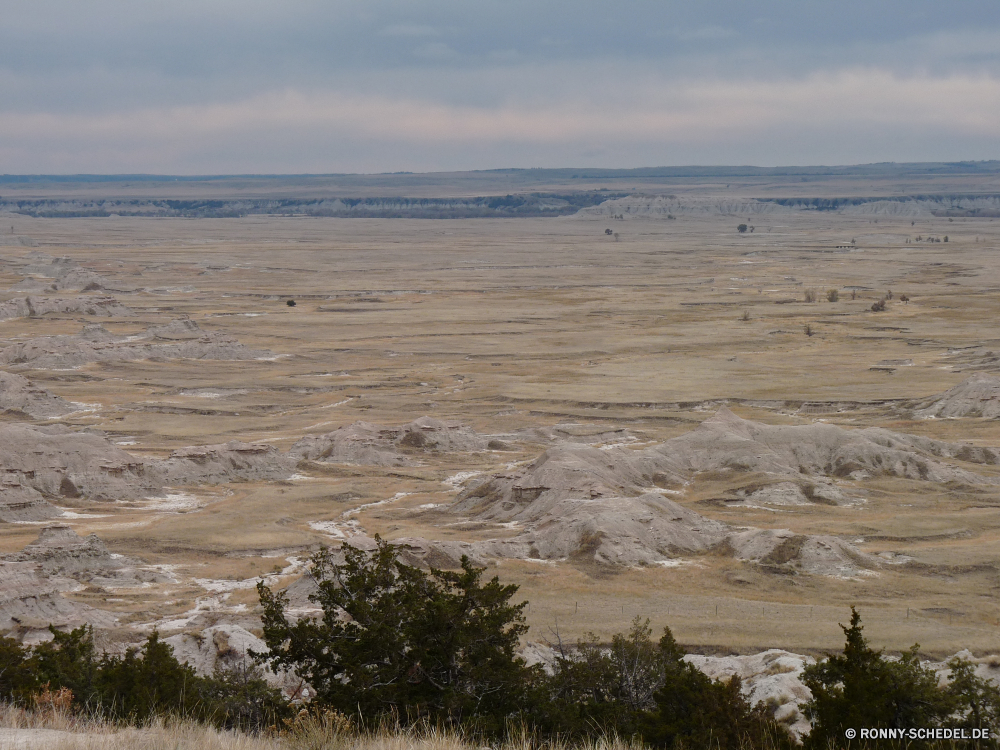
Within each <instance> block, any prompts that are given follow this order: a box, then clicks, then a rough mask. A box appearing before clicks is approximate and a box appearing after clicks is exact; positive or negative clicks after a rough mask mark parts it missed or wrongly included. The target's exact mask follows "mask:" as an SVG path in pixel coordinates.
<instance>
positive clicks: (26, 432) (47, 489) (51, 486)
mask: <svg viewBox="0 0 1000 750" xmlns="http://www.w3.org/2000/svg"><path fill="white" fill-rule="evenodd" d="M294 463H295V461H294V459H292V458H291V457H289V456H287V455H285V454H281V453H279V452H278V451H277V449H275V448H274V447H273V446H269V445H262V444H251V443H241V442H237V441H232V442H230V443H226V444H223V445H209V446H194V447H189V448H182V449H179V450H177V451H174V452H173V453H172V454H171V455H170V456H169V457H168V458H166V459H164V460H148V459H142V458H139V457H136V456H133V455H131V454H129V453H127V452H126V451H124V450H122V449H121V448H119V447H118V446H116V445H114V444H113V443H111V442H110V441H109V440H108V439H107V438H106V437H105V436H104V435H102V434H100V433H92V432H83V431H74V430H71V429H69V428H68V427H65V426H62V425H51V426H31V425H26V424H20V423H12V424H4V425H2V426H0V520H4V521H22V520H40V519H43V518H48V517H53V516H54V515H57V513H58V511H57V510H56V509H55V508H54V507H53V506H52V505H50V503H49V502H48V500H58V499H60V498H84V499H88V500H108V501H115V500H141V499H142V498H146V497H149V496H153V495H162V494H163V493H164V492H165V490H166V488H167V487H169V486H187V485H194V484H220V483H224V482H233V481H248V480H255V479H282V478H286V477H288V476H289V475H290V474H291V473H292V471H293V468H294Z"/></svg>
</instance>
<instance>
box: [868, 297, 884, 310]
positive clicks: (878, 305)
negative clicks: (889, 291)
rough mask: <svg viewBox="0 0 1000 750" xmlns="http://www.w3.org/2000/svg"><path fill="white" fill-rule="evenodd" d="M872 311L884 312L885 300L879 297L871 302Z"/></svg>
mask: <svg viewBox="0 0 1000 750" xmlns="http://www.w3.org/2000/svg"><path fill="white" fill-rule="evenodd" d="M871 309H872V312H884V311H885V300H884V299H880V300H876V301H875V302H873V303H872V308H871Z"/></svg>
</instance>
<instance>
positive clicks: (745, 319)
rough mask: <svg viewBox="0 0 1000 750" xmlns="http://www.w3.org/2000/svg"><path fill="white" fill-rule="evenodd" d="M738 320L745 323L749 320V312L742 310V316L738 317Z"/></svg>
mask: <svg viewBox="0 0 1000 750" xmlns="http://www.w3.org/2000/svg"><path fill="white" fill-rule="evenodd" d="M740 320H742V321H743V322H744V323H746V322H747V321H748V320H750V311H749V310H744V311H743V314H742V315H741V316H740Z"/></svg>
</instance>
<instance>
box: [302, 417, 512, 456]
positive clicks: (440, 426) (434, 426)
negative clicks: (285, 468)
mask: <svg viewBox="0 0 1000 750" xmlns="http://www.w3.org/2000/svg"><path fill="white" fill-rule="evenodd" d="M491 443H492V444H491ZM500 447H502V443H500V442H499V441H495V440H494V441H491V440H490V439H489V438H487V437H484V436H483V435H479V434H478V433H476V432H475V431H474V430H473V429H472V428H470V427H467V426H465V425H462V424H460V423H458V422H444V421H441V420H439V419H433V418H431V417H420V418H419V419H415V420H414V421H412V422H410V423H409V424H405V425H403V426H401V427H379V426H377V425H374V424H370V423H368V422H355V423H354V424H351V425H347V426H346V427H341V428H340V429H337V430H334V431H333V432H328V433H326V434H323V435H307V436H306V437H304V438H302V439H301V440H299V441H298V442H296V443H295V444H294V445H293V446H292V447H291V450H290V451H289V453H290V454H291V455H292V456H295V457H297V458H299V459H305V460H308V461H320V462H324V463H345V464H360V465H366V466H407V465H411V464H412V463H413V461H414V459H413V457H412V456H413V455H414V454H419V453H422V452H427V451H462V452H469V451H481V450H486V449H487V448H500Z"/></svg>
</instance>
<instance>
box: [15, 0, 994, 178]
mask: <svg viewBox="0 0 1000 750" xmlns="http://www.w3.org/2000/svg"><path fill="white" fill-rule="evenodd" d="M0 19H2V22H0V173H6V174H40V173H44V174H73V173H95V174H117V173H156V174H265V173H277V174H300V173H344V172H351V173H353V172H363V173H373V172H395V171H418V172H423V171H450V170H467V169H497V168H508V167H613V168H626V167H644V166H673V165H695V164H697V165H745V164H753V165H759V166H786V165H819V164H829V165H834V164H858V163H871V162H882V161H958V160H980V159H997V158H1000V2H997V0H949V1H948V2H943V1H942V0H934V1H931V0H865V1H864V2H861V1H860V0H829V1H823V2H819V1H816V0H770V1H765V0H699V1H698V2H691V0H685V1H684V2H675V1H674V0H617V1H616V2H613V3H612V2H607V1H606V0H605V1H603V2H596V1H592V0H575V1H574V2H569V1H568V0H562V1H559V2H557V1H555V0H531V1H530V2H529V1H527V0H524V1H522V0H434V1H431V0H428V1H426V2H421V1H419V0H360V1H359V0H355V1H354V2H342V1H341V0H315V1H314V0H281V2H278V1H277V0H273V1H271V2H263V1H262V0H0Z"/></svg>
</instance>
